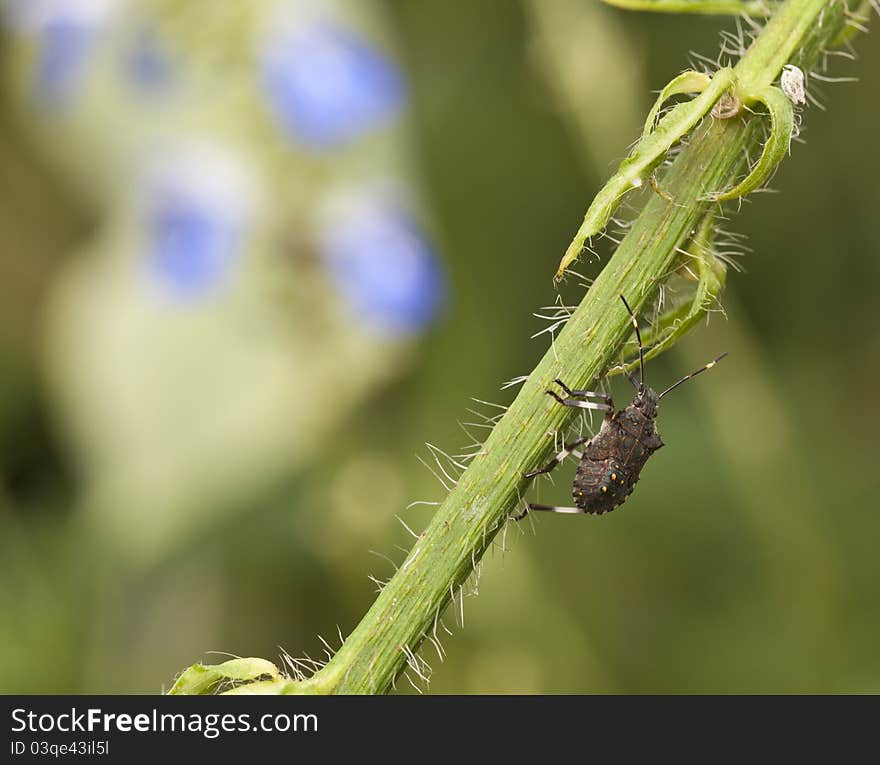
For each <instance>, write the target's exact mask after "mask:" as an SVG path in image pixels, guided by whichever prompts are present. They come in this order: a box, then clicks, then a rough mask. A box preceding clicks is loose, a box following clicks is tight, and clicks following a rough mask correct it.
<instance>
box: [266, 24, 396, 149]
mask: <svg viewBox="0 0 880 765" xmlns="http://www.w3.org/2000/svg"><path fill="white" fill-rule="evenodd" d="M262 79H263V86H264V88H265V90H266V95H267V97H268V100H269V103H270V105H271V107H272V111H273V112H274V114H275V117H276V118H277V119H278V121H279V122H280V124H281V127H282V128H283V130H284V131H285V132H286V133H287V134H288V135H290V136H291V137H292V138H294V139H295V140H298V141H299V142H300V143H302V144H303V145H305V146H306V147H307V148H309V149H313V150H328V149H333V148H336V147H339V146H341V145H344V144H346V143H349V142H351V141H352V140H354V139H356V138H358V137H359V136H361V135H363V134H365V133H367V132H369V131H371V130H374V129H376V128H377V127H379V126H381V125H383V124H385V123H387V122H388V121H390V120H392V119H393V118H394V117H396V116H397V115H398V113H399V112H400V111H401V109H402V107H403V104H404V101H405V87H404V83H403V78H402V76H401V73H400V71H399V70H398V68H397V67H396V66H395V65H394V63H393V62H391V61H390V60H389V59H387V58H386V57H385V56H383V55H382V54H381V53H380V52H379V51H378V50H377V49H376V48H374V47H372V46H371V45H370V44H369V43H368V42H367V41H365V40H363V39H361V38H359V37H357V36H355V34H353V33H352V32H350V31H347V30H345V29H342V28H340V27H338V26H335V25H331V24H328V23H314V24H311V25H310V26H308V27H304V28H299V29H298V30H296V32H295V33H290V34H288V35H287V36H286V37H283V38H281V39H280V40H276V41H274V42H273V44H271V45H270V46H269V47H268V48H267V50H266V51H265V54H264V56H263V60H262Z"/></svg>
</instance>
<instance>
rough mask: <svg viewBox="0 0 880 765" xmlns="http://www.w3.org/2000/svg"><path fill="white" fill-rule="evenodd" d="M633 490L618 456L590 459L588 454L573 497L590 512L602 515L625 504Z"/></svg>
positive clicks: (579, 469)
mask: <svg viewBox="0 0 880 765" xmlns="http://www.w3.org/2000/svg"><path fill="white" fill-rule="evenodd" d="M631 493H632V484H631V483H630V480H629V475H628V472H627V470H626V467H625V466H624V465H623V464H622V463H621V462H620V460H618V459H616V458H615V457H610V456H609V457H604V458H599V459H591V458H590V455H589V453H587V454H585V455H584V458H583V459H582V460H581V461H580V463H579V464H578V469H577V473H576V474H575V479H574V485H573V487H572V496H573V498H574V503H575V505H577V506H578V507H579V508H581V509H582V510H584V511H585V512H587V513H593V514H595V515H602V514H603V513H608V512H611V511H612V510H613V509H614V508H615V507H617V506H618V505H622V504H623V503H624V502H625V501H626V498H627V497H628V496H629V495H630V494H631Z"/></svg>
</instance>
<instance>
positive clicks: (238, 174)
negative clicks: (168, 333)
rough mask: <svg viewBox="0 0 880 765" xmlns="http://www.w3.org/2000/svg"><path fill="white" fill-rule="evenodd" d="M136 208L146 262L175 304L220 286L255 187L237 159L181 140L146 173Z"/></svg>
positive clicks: (250, 210)
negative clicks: (144, 243) (141, 196)
mask: <svg viewBox="0 0 880 765" xmlns="http://www.w3.org/2000/svg"><path fill="white" fill-rule="evenodd" d="M148 173H149V174H148V176H147V178H146V183H145V186H144V189H143V190H142V191H143V192H144V193H145V198H144V200H143V203H142V223H143V227H144V237H145V241H146V248H147V252H146V255H147V263H148V267H149V270H150V271H151V273H152V276H153V278H154V280H155V281H156V282H157V283H158V284H159V285H160V287H161V288H162V290H163V291H164V292H165V293H166V294H168V295H170V296H171V297H172V298H174V299H182V300H187V299H195V298H199V297H202V296H204V295H206V294H208V293H210V292H213V291H215V290H216V289H218V288H219V287H221V286H222V285H223V284H224V283H225V282H226V280H227V278H228V276H229V274H230V270H231V267H232V265H233V264H234V262H235V260H236V257H237V256H238V254H239V252H240V250H241V249H242V247H243V246H244V240H245V237H246V234H247V230H248V228H249V227H250V224H251V217H252V213H253V209H254V196H253V194H254V188H253V185H252V179H251V178H250V176H249V174H248V172H247V167H246V166H244V165H243V163H242V162H241V160H240V158H239V157H238V156H237V155H236V154H233V153H231V152H229V151H227V150H226V149H223V148H221V147H219V146H215V145H209V144H203V143H198V142H191V143H189V142H185V143H184V145H182V146H179V147H177V148H176V149H174V150H170V151H167V153H165V154H163V155H162V156H161V157H160V159H159V160H158V161H156V162H155V163H154V164H153V166H152V167H150V168H149V170H148Z"/></svg>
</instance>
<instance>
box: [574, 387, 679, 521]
mask: <svg viewBox="0 0 880 765" xmlns="http://www.w3.org/2000/svg"><path fill="white" fill-rule="evenodd" d="M656 419H657V394H656V392H654V391H653V390H652V389H651V388H647V387H645V388H644V389H643V390H642V391H640V392H639V393H637V394H636V397H635V398H634V399H633V402H632V403H631V404H630V405H629V406H628V407H626V409H621V410H620V411H619V412H615V413H614V414H613V415H612V416H611V417H610V418H606V419H605V420H604V421H603V423H602V427H601V428H600V430H599V432H598V433H597V434H596V436H595V437H594V438H593V439H592V440H591V441H590V442H589V443H588V445H587V447H586V448H585V449H584V455H583V457H581V461H580V463H579V464H578V467H577V473H576V474H575V478H574V485H573V486H572V496H573V497H574V503H575V505H576V506H577V507H578V508H580V509H581V510H583V512H585V513H594V514H596V515H601V514H602V513H607V512H610V511H611V510H613V509H614V508H615V507H617V506H618V505H622V504H623V503H624V502H626V498H627V497H628V496H629V495H630V494H632V492H633V489H634V488H635V485H636V481H638V480H639V475H640V473H641V472H642V468H643V467H644V466H645V463H646V462H647V461H648V458H649V457H650V456H651V455H652V454H653V453H654V452H655V451H657V450H658V449H659V448H660V447H661V446H663V441H661V440H660V436H659V435H658V433H657V429H656V427H655V425H654V424H655V422H656Z"/></svg>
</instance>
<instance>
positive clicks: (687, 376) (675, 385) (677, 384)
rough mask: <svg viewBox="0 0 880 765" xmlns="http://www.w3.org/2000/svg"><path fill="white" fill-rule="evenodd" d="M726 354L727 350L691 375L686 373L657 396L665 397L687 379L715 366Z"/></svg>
mask: <svg viewBox="0 0 880 765" xmlns="http://www.w3.org/2000/svg"><path fill="white" fill-rule="evenodd" d="M726 355H727V351H725V352H724V353H722V354H721V355H720V356H719V357H718V358H716V359H712V361H710V362H709V363H708V364H706V366H704V367H700V368H699V369H698V370H697V371H696V372H691V373H690V374H689V375H685V376H684V377H682V378H681V379H680V380H679V381H678V382H677V383H674V384H673V385H670V386H669V387H668V388H667V389H666V390H665V391H663V393H661V394H660V395H659V396H657V398H658V399H661V398H663V397H664V396H665V395H666V394H667V393H669V391H671V390H675V389H676V388H677V387H678V386H679V385H681V384H682V383H683V382H687V381H688V380H690V379H691V378H692V377H696V376H697V375H699V374H702V373H703V372H705V371H706V370H707V369H711V368H712V367H714V366H715V365H716V364H717V363H718V362H719V361H721V359H723V358H724V357H725V356H726Z"/></svg>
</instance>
